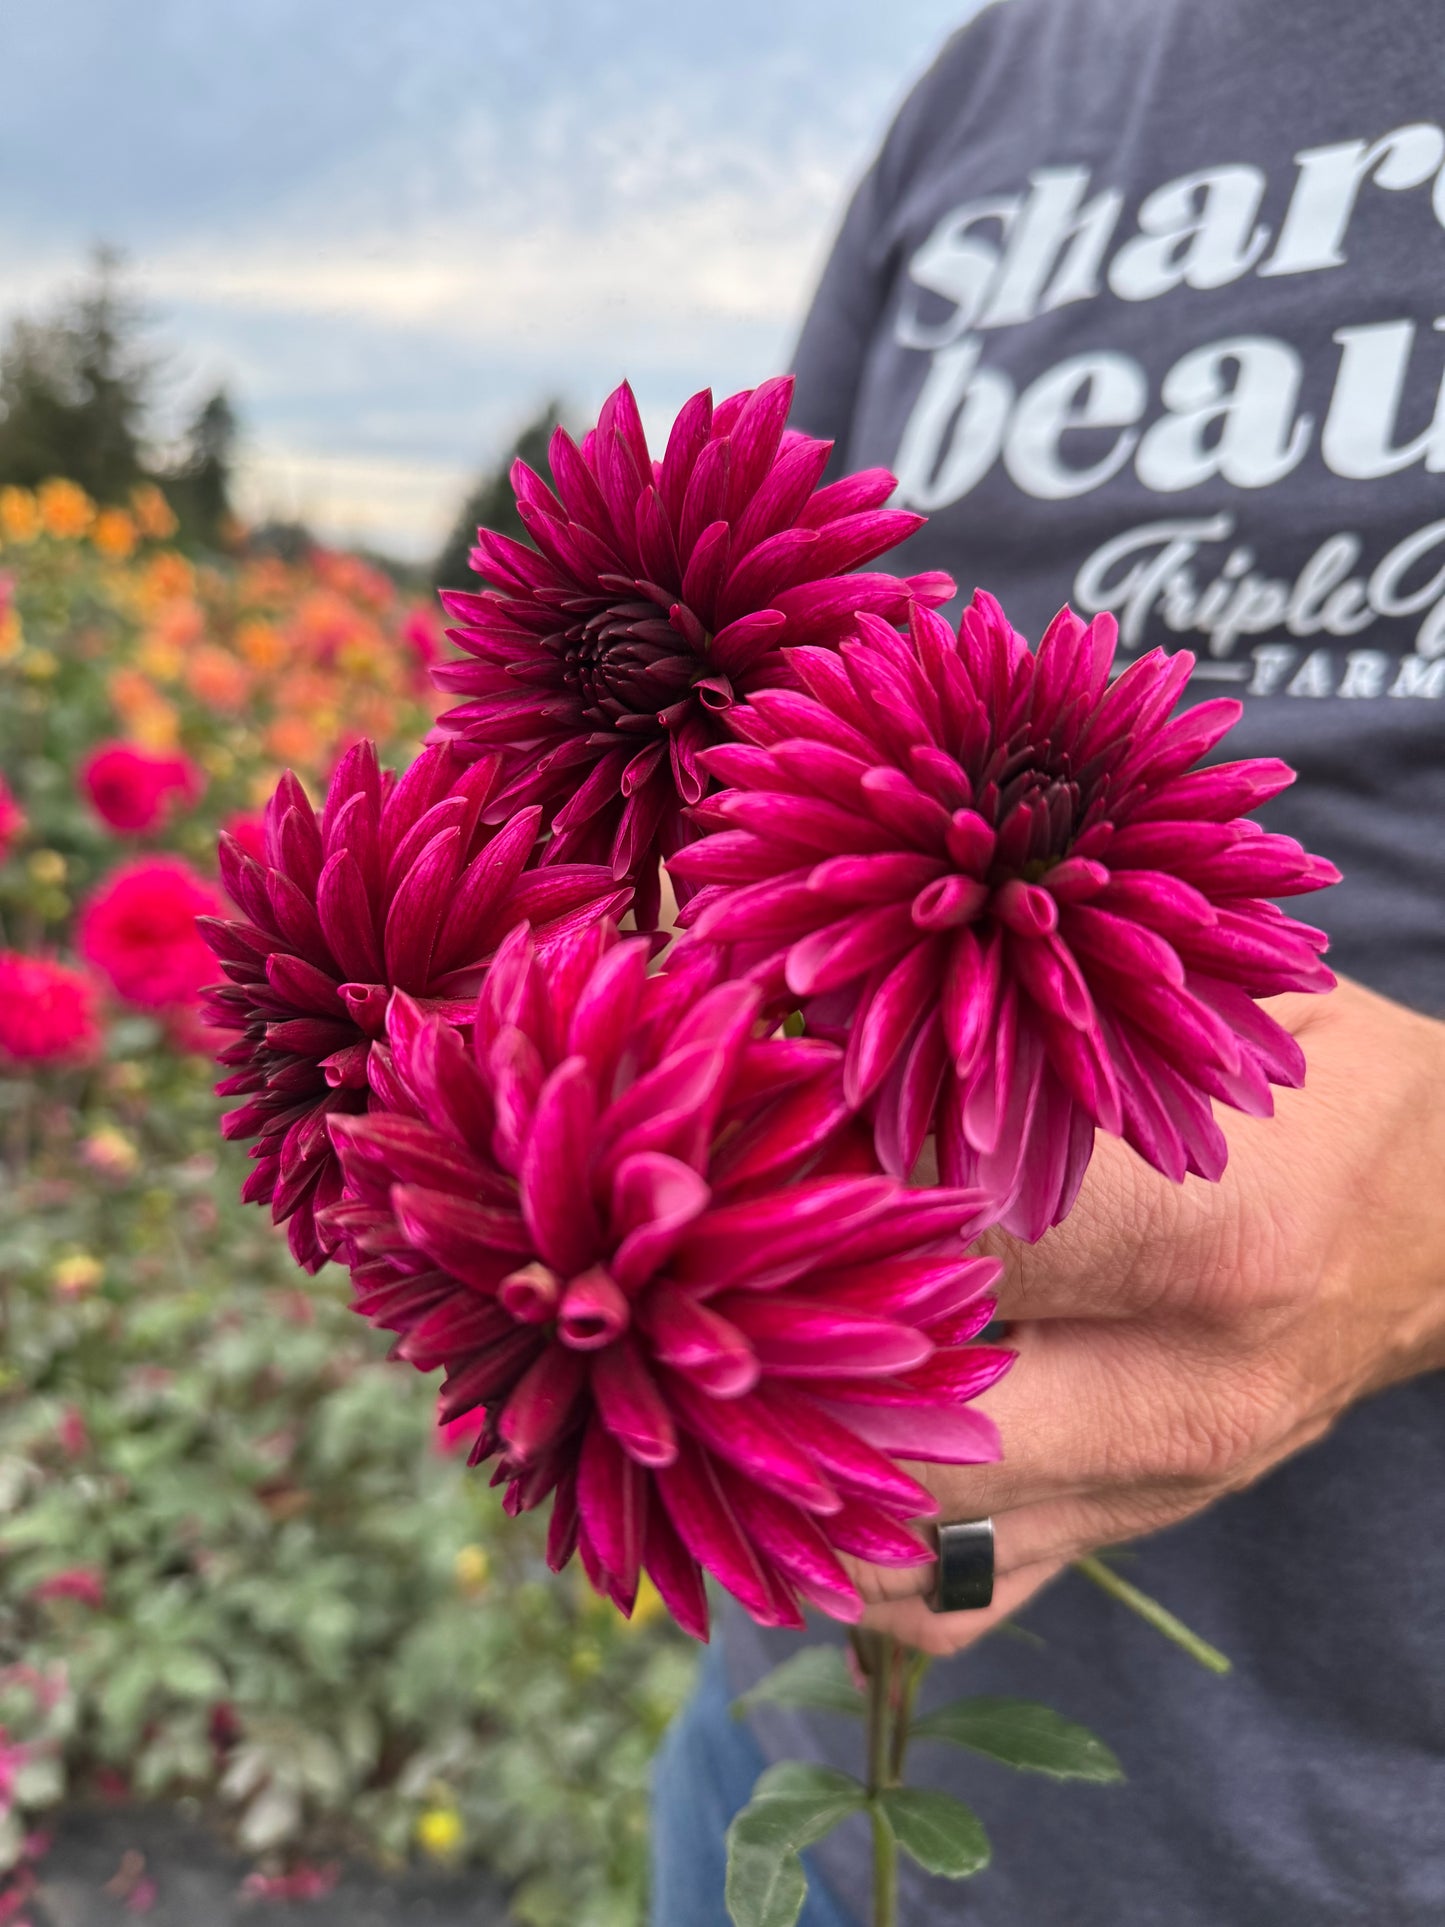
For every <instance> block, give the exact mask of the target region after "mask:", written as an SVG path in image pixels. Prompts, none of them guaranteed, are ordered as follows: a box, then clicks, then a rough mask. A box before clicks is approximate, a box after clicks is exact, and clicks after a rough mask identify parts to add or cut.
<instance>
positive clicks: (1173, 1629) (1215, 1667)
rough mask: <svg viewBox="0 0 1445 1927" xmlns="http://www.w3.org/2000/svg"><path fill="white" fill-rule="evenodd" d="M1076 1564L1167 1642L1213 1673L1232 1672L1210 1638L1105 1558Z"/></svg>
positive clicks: (1076, 1561) (1084, 1560) (1090, 1559)
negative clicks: (1131, 1583)
mask: <svg viewBox="0 0 1445 1927" xmlns="http://www.w3.org/2000/svg"><path fill="white" fill-rule="evenodd" d="M1074 1564H1075V1565H1076V1566H1077V1567H1078V1570H1079V1571H1080V1572H1081V1573H1083V1575H1084V1577H1085V1578H1086V1579H1092V1580H1093V1582H1094V1584H1095V1585H1096V1586H1098V1587H1099V1588H1100V1590H1101V1591H1103V1592H1106V1593H1108V1595H1109V1597H1110V1598H1111V1599H1117V1600H1118V1601H1119V1604H1120V1605H1121V1606H1127V1607H1128V1608H1129V1610H1130V1612H1135V1613H1138V1615H1139V1617H1140V1618H1141V1619H1142V1620H1144V1621H1145V1622H1146V1623H1147V1624H1148V1625H1150V1626H1152V1627H1153V1628H1154V1630H1155V1632H1158V1633H1163V1635H1164V1637H1165V1638H1166V1639H1172V1640H1173V1641H1174V1644H1175V1645H1176V1646H1180V1647H1182V1648H1183V1649H1184V1651H1185V1652H1186V1653H1188V1655H1189V1657H1190V1658H1191V1659H1195V1660H1197V1661H1198V1662H1199V1664H1200V1665H1201V1666H1203V1667H1206V1668H1207V1669H1208V1670H1209V1671H1210V1672H1211V1673H1227V1672H1229V1671H1230V1670H1231V1667H1230V1662H1229V1660H1228V1659H1227V1658H1226V1657H1225V1655H1224V1654H1223V1653H1221V1652H1220V1650H1219V1648H1218V1647H1217V1646H1211V1645H1210V1643H1209V1641H1208V1640H1207V1639H1201V1638H1200V1637H1199V1635H1198V1633H1195V1632H1191V1631H1190V1630H1189V1628H1188V1627H1187V1626H1186V1625H1185V1624H1184V1622H1183V1620H1182V1619H1176V1618H1175V1617H1174V1615H1173V1613H1172V1612H1170V1611H1169V1609H1168V1607H1167V1606H1161V1605H1160V1604H1159V1601H1158V1600H1157V1599H1151V1598H1150V1597H1149V1595H1148V1593H1147V1592H1140V1590H1139V1588H1138V1587H1137V1586H1131V1585H1130V1584H1129V1582H1128V1580H1127V1579H1121V1578H1120V1577H1119V1575H1118V1573H1117V1572H1115V1571H1114V1569H1113V1568H1112V1567H1111V1566H1106V1565H1105V1564H1104V1562H1103V1560H1102V1559H1094V1558H1087V1559H1076V1560H1075V1561H1074Z"/></svg>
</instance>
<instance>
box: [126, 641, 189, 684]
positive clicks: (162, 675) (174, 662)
mask: <svg viewBox="0 0 1445 1927" xmlns="http://www.w3.org/2000/svg"><path fill="white" fill-rule="evenodd" d="M185 660H186V659H185V657H184V655H182V653H181V651H180V650H179V649H178V648H177V647H176V645H175V644H174V643H173V642H171V641H170V640H168V638H167V637H165V636H158V635H151V636H147V637H146V639H145V641H144V642H143V643H142V644H141V646H140V648H139V649H138V650H137V651H136V662H137V664H138V665H139V667H140V668H141V669H143V670H144V671H145V673H146V675H148V676H154V677H155V679H156V681H157V682H174V681H175V680H176V678H177V676H179V675H180V673H181V670H182V668H183V667H184V664H185Z"/></svg>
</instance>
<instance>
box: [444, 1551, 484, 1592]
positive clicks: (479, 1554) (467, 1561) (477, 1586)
mask: <svg viewBox="0 0 1445 1927" xmlns="http://www.w3.org/2000/svg"><path fill="white" fill-rule="evenodd" d="M491 1569H492V1562H491V1560H490V1559H488V1557H487V1549H486V1547H485V1546H463V1547H462V1549H461V1551H460V1552H459V1553H458V1554H457V1556H456V1558H455V1560H454V1561H453V1562H452V1570H453V1572H454V1573H455V1574H456V1580H457V1585H458V1587H459V1588H460V1590H461V1591H462V1592H464V1593H465V1594H466V1596H467V1597H468V1598H469V1599H475V1598H476V1597H477V1596H478V1594H480V1593H483V1592H485V1591H486V1589H487V1578H488V1575H489V1574H490V1572H491Z"/></svg>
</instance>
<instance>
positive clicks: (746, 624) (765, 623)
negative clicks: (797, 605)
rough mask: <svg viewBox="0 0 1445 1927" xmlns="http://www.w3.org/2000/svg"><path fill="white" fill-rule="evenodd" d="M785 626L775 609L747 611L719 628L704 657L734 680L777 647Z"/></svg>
mask: <svg viewBox="0 0 1445 1927" xmlns="http://www.w3.org/2000/svg"><path fill="white" fill-rule="evenodd" d="M787 626H788V623H787V617H786V616H784V615H781V614H780V613H779V612H778V610H776V609H755V610H749V611H748V612H746V613H745V614H743V615H740V616H739V617H737V618H736V620H735V621H732V622H729V623H728V624H726V626H725V627H723V628H722V629H719V631H718V633H717V634H716V635H715V636H714V637H713V639H712V643H711V646H710V647H709V650H708V654H709V655H710V656H711V657H712V658H713V660H714V661H715V662H717V663H718V664H719V665H720V666H721V667H722V668H723V669H724V670H725V671H726V673H727V674H728V675H729V676H731V677H732V678H734V680H736V678H737V677H739V676H744V675H746V674H747V672H748V671H749V670H750V669H752V668H753V667H754V665H755V664H757V663H758V662H760V661H761V660H762V659H763V657H764V656H766V655H768V654H770V653H771V652H772V650H774V649H775V648H776V647H777V644H778V640H779V638H780V637H781V635H782V633H783V631H784V630H785V629H786V628H787ZM720 747H723V748H725V747H726V745H720Z"/></svg>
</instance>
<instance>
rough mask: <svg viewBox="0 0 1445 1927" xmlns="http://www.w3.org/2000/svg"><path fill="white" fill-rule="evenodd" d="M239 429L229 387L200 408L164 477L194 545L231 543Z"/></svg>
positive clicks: (217, 546) (185, 534) (185, 532)
mask: <svg viewBox="0 0 1445 1927" xmlns="http://www.w3.org/2000/svg"><path fill="white" fill-rule="evenodd" d="M236 428H237V424H236V411H235V410H234V408H232V406H231V402H230V398H229V397H228V396H227V394H226V391H225V389H224V388H218V389H217V390H216V392H215V393H214V394H213V395H210V396H208V397H207V399H206V400H205V401H204V402H202V404H201V406H200V408H199V409H197V411H196V414H195V417H194V419H193V420H192V422H191V424H190V427H189V428H188V430H187V431H186V444H185V451H184V453H183V454H182V456H181V459H180V461H179V462H178V463H177V464H176V466H175V467H174V468H172V469H171V470H169V471H168V473H167V474H166V476H165V490H166V495H167V497H168V498H169V501H170V504H171V507H172V508H173V509H174V510H175V513H176V516H177V518H178V520H179V522H180V525H181V526H180V534H181V540H182V541H183V542H185V543H187V544H189V545H190V546H192V547H196V548H205V549H221V548H225V547H226V546H228V540H229V536H230V525H231V520H232V515H231V477H232V472H233V470H234V468H235V465H236Z"/></svg>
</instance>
